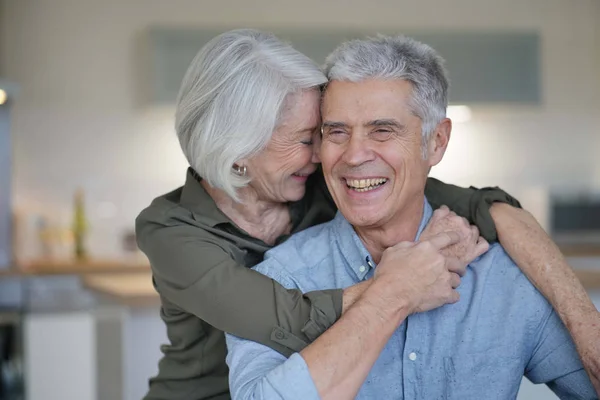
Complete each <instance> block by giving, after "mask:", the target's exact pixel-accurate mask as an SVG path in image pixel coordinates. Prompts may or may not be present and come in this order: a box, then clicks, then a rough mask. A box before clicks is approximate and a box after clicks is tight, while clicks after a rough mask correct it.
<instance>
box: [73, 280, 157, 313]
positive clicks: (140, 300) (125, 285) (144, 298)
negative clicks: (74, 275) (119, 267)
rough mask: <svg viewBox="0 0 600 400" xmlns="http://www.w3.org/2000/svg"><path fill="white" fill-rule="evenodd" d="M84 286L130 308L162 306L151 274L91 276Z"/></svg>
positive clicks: (84, 281) (84, 282)
mask: <svg viewBox="0 0 600 400" xmlns="http://www.w3.org/2000/svg"><path fill="white" fill-rule="evenodd" d="M82 280H83V284H84V286H85V287H87V288H88V289H90V290H93V291H95V292H97V293H100V294H102V295H105V296H108V297H111V298H113V299H115V300H117V301H119V302H120V303H122V304H125V305H130V306H148V305H150V306H154V305H159V304H160V298H159V296H158V293H156V291H155V290H154V286H153V285H152V274H150V273H142V272H137V273H120V274H89V275H85V276H84V277H83V278H82Z"/></svg>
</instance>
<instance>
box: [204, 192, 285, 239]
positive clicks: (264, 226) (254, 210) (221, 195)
mask: <svg viewBox="0 0 600 400" xmlns="http://www.w3.org/2000/svg"><path fill="white" fill-rule="evenodd" d="M202 186H203V187H204V189H205V190H206V191H207V193H208V194H209V195H210V196H211V197H212V198H213V200H214V201H215V203H216V205H217V207H218V208H219V209H220V210H221V212H223V214H225V215H227V216H228V217H229V218H230V219H231V220H232V221H233V222H234V223H235V224H236V225H237V226H238V227H240V228H241V229H243V230H245V231H246V232H247V233H248V234H249V235H250V236H253V237H255V238H257V239H260V240H262V241H263V242H265V243H267V244H270V245H273V244H275V241H276V240H277V238H278V237H279V236H281V235H284V234H288V233H290V231H291V218H290V213H289V208H288V205H287V204H286V203H278V202H273V201H265V200H261V199H260V198H259V196H258V195H257V194H256V191H254V189H252V188H250V187H245V188H241V189H239V190H238V196H239V197H240V202H239V203H238V202H236V201H234V200H233V199H232V198H231V197H229V196H228V195H227V193H225V192H224V191H223V190H221V189H217V188H213V187H212V186H210V185H209V184H208V183H206V181H202Z"/></svg>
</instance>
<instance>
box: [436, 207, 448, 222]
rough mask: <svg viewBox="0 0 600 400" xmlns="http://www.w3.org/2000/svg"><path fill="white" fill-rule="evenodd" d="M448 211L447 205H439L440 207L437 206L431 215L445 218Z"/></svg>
mask: <svg viewBox="0 0 600 400" xmlns="http://www.w3.org/2000/svg"><path fill="white" fill-rule="evenodd" d="M449 212H450V209H449V208H448V207H446V206H441V207H440V208H438V209H437V210H435V211H434V212H433V217H435V218H436V219H441V218H445V217H446V216H447V215H448V213H449ZM433 217H432V218H433Z"/></svg>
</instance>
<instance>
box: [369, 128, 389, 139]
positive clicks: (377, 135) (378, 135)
mask: <svg viewBox="0 0 600 400" xmlns="http://www.w3.org/2000/svg"><path fill="white" fill-rule="evenodd" d="M392 133H393V132H392V131H391V130H389V129H377V130H375V131H373V132H372V133H371V136H372V137H373V139H375V140H387V139H389V138H390V137H391V136H392Z"/></svg>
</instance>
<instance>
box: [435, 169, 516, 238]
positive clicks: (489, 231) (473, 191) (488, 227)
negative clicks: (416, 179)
mask: <svg viewBox="0 0 600 400" xmlns="http://www.w3.org/2000/svg"><path fill="white" fill-rule="evenodd" d="M425 196H426V197H427V201H429V203H430V204H431V207H433V209H434V210H435V209H437V208H440V206H442V205H446V206H448V208H450V209H451V210H452V211H454V212H455V213H457V214H458V215H460V216H461V217H464V218H466V219H468V220H469V222H470V223H471V224H473V225H476V226H477V228H479V233H480V234H481V236H483V237H484V238H485V239H486V240H487V241H488V242H497V241H498V233H497V232H496V224H494V220H493V219H492V215H491V214H490V207H491V205H492V204H493V203H495V202H499V203H507V204H510V205H511V206H513V207H519V208H521V203H519V201H518V200H517V199H515V198H514V197H512V196H511V195H509V194H508V193H506V192H505V191H504V190H502V189H500V188H498V187H487V188H481V189H478V188H475V187H473V186H471V187H469V188H464V187H460V186H455V185H450V184H447V183H444V182H442V181H440V180H437V179H435V178H428V179H427V184H426V185H425Z"/></svg>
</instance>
